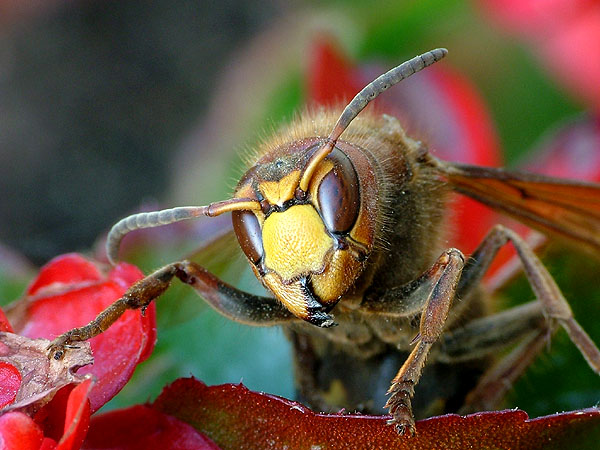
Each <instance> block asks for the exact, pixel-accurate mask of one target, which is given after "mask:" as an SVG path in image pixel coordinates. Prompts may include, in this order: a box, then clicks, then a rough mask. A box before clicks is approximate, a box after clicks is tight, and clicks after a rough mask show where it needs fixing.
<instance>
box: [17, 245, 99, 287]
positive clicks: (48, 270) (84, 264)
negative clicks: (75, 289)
mask: <svg viewBox="0 0 600 450" xmlns="http://www.w3.org/2000/svg"><path fill="white" fill-rule="evenodd" d="M101 279H102V274H101V273H100V271H99V270H98V268H97V267H96V266H95V265H94V264H93V263H92V262H90V261H88V260H87V259H85V258H83V257H82V256H81V255H78V254H76V253H68V254H66V255H61V256H57V257H56V258H54V259H53V260H51V261H50V262H49V263H48V264H46V265H45V266H44V267H42V268H41V269H40V273H39V274H38V276H37V277H36V279H35V280H33V282H32V283H31V285H30V286H29V288H28V289H27V294H28V295H34V294H36V293H37V292H38V291H39V290H40V289H41V288H44V287H48V286H51V285H55V284H76V283H82V282H87V281H99V280H101Z"/></svg>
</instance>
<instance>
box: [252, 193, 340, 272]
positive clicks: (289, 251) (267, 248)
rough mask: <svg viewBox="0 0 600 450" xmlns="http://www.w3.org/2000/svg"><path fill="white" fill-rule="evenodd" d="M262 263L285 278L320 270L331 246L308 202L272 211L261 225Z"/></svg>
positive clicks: (323, 228) (328, 237) (318, 218)
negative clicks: (281, 210)
mask: <svg viewBox="0 0 600 450" xmlns="http://www.w3.org/2000/svg"><path fill="white" fill-rule="evenodd" d="M262 237H263V248H264V255H265V266H266V267H267V269H269V270H271V271H273V272H275V273H276V274H278V275H279V276H280V277H281V279H282V280H283V281H284V282H285V281H287V280H292V279H294V278H296V277H298V276H301V275H306V274H309V273H319V272H322V271H323V268H324V267H325V263H326V255H327V252H329V251H330V250H331V249H332V247H333V239H332V238H331V237H330V236H329V235H328V234H327V232H326V230H325V225H323V222H322V221H321V217H320V216H319V214H318V213H317V211H315V209H314V208H313V207H312V206H311V205H295V206H292V207H290V208H289V209H287V210H285V211H283V212H274V213H272V214H271V215H269V217H267V219H266V220H265V222H264V224H263V229H262Z"/></svg>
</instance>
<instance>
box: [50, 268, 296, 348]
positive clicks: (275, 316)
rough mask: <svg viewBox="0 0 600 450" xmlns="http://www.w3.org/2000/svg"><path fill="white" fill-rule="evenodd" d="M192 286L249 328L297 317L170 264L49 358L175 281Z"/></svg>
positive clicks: (58, 343) (58, 342)
mask: <svg viewBox="0 0 600 450" xmlns="http://www.w3.org/2000/svg"><path fill="white" fill-rule="evenodd" d="M174 277H176V278H179V279H180V280H181V281H182V282H184V283H186V284H189V285H190V286H192V287H193V288H194V289H195V290H196V291H197V292H198V293H199V294H200V295H201V296H202V297H203V298H204V299H205V300H206V301H207V302H208V303H209V304H210V305H211V306H212V307H213V308H214V309H216V310H217V311H218V312H219V313H221V314H223V315H224V316H225V317H227V318H229V319H231V320H235V321H238V322H242V323H245V324H248V325H259V326H260V325H263V326H266V325H278V324H282V323H285V322H288V321H290V320H293V319H294V317H293V316H292V314H291V313H290V312H289V311H288V310H287V309H286V308H285V307H283V306H282V305H281V303H279V302H278V301H277V300H275V299H273V298H269V297H259V296H256V295H252V294H249V293H247V292H244V291H240V290H239V289H236V288H234V287H233V286H231V285H229V284H227V283H225V282H223V281H221V280H220V279H219V278H217V277H216V276H215V275H213V274H211V273H210V272H208V271H207V270H206V269H204V268H203V267H201V266H199V265H198V264H196V263H194V262H190V261H180V262H175V263H171V264H168V265H166V266H164V267H162V268H160V269H158V270H157V271H155V272H153V273H151V274H150V275H148V276H147V277H146V278H143V279H142V280H140V281H138V282H137V283H135V284H134V285H133V286H131V287H130V288H129V289H128V290H127V292H125V294H124V295H123V297H121V298H120V299H118V300H117V301H115V302H114V303H113V304H112V305H110V306H109V307H108V308H106V309H105V310H104V311H102V312H101V313H100V314H98V316H97V317H96V318H95V319H94V320H92V321H91V322H90V323H89V324H87V325H85V326H83V327H80V328H74V329H72V330H70V331H67V332H66V333H64V334H62V335H60V336H58V337H57V338H56V339H54V340H53V341H52V342H51V343H50V345H49V346H48V351H49V355H50V356H51V357H53V358H54V359H60V358H62V356H63V355H64V352H65V350H66V349H67V348H69V347H72V346H73V344H74V343H76V342H82V341H87V340H88V339H91V338H93V337H94V336H97V335H99V334H100V333H102V332H103V331H105V330H106V329H107V328H108V327H110V326H111V325H112V324H113V323H114V322H115V321H116V320H117V319H119V317H121V316H122V315H123V313H125V311H127V310H128V309H141V310H142V313H143V311H144V310H145V308H146V307H147V306H148V305H149V304H150V302H152V301H153V300H154V299H156V298H158V297H159V296H160V295H161V294H162V293H163V292H165V291H166V290H167V289H168V287H169V286H170V284H171V281H172V280H173V278H174Z"/></svg>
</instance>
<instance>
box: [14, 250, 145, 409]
mask: <svg viewBox="0 0 600 450" xmlns="http://www.w3.org/2000/svg"><path fill="white" fill-rule="evenodd" d="M63 269H64V270H65V271H66V273H63V271H62V270H63ZM99 274H100V272H99V271H98V269H97V268H96V267H95V265H93V264H92V263H91V262H89V261H87V260H85V259H83V258H82V257H80V256H78V255H66V256H63V257H59V258H56V259H54V260H53V261H51V262H50V263H48V264H47V265H46V266H45V267H44V268H43V269H42V270H41V271H40V277H38V278H37V279H36V280H34V282H33V283H32V285H31V286H32V288H30V291H32V292H34V293H36V292H37V294H38V295H36V297H35V298H34V299H32V300H31V302H30V303H29V304H28V305H27V309H26V311H25V313H24V314H25V316H26V317H24V318H20V320H19V321H18V322H19V323H24V325H23V326H22V329H21V330H18V331H19V333H21V334H23V335H25V336H28V337H45V338H49V339H52V338H54V337H56V336H58V335H59V334H61V333H63V332H65V331H67V330H69V329H71V328H74V327H78V326H82V325H85V324H87V323H88V322H89V321H90V320H92V319H93V318H94V317H96V315H97V314H98V313H99V312H100V311H102V310H103V309H104V308H106V307H107V306H109V305H110V304H111V303H113V302H114V301H115V300H117V299H118V298H120V297H121V296H122V295H123V293H124V292H125V290H126V289H127V287H129V285H130V284H131V283H133V282H134V281H136V280H139V279H140V278H142V277H143V274H142V273H141V272H140V271H139V270H138V269H137V268H135V267H134V266H131V265H128V264H124V263H122V264H119V265H118V266H117V267H116V268H115V269H114V270H113V271H112V272H111V273H110V274H109V276H108V277H103V276H102V275H101V274H100V275H99ZM56 280H60V281H59V282H60V283H61V285H60V292H56V291H55V290H48V291H46V290H44V291H41V290H40V289H41V288H43V287H47V286H50V285H52V286H55V285H56V284H55V283H56ZM44 292H45V295H44ZM155 329H156V325H155V306H154V304H151V305H150V306H149V308H148V310H147V311H146V314H145V316H142V315H141V314H140V311H127V312H126V313H125V314H124V315H123V316H122V317H121V318H120V319H119V320H118V321H117V322H115V323H114V324H113V325H112V326H111V327H110V328H109V329H108V330H107V331H106V332H104V333H102V334H101V335H99V336H97V337H95V338H93V339H91V340H90V344H91V346H92V351H93V354H94V360H95V361H94V364H93V365H92V366H88V367H84V368H82V369H81V370H79V372H78V374H80V375H81V374H86V373H91V374H93V375H94V376H95V377H96V379H97V383H96V384H95V385H94V387H93V388H92V392H91V394H90V402H91V408H92V411H96V410H97V409H98V408H100V407H101V406H102V405H104V404H105V403H106V402H107V401H108V400H110V399H111V398H112V397H113V396H114V395H115V394H116V393H117V392H119V391H120V390H121V388H122V387H123V386H124V385H125V383H127V381H128V380H129V378H130V377H131V375H132V374H133V371H134V369H135V367H136V366H137V364H138V363H139V362H141V360H142V359H143V358H145V357H147V356H148V355H149V354H150V352H151V351H152V348H153V346H154V341H155V336H156V334H155V333H156V331H155Z"/></svg>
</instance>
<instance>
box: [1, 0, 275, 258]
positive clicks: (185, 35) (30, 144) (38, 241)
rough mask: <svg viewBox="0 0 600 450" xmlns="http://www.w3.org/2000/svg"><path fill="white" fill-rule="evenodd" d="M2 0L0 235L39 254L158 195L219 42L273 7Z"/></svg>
mask: <svg viewBox="0 0 600 450" xmlns="http://www.w3.org/2000/svg"><path fill="white" fill-rule="evenodd" d="M14 3H15V5H14V8H13V9H10V8H9V7H10V6H11V5H10V2H9V3H8V4H7V5H4V8H5V9H6V10H5V11H2V10H1V9H0V13H3V15H4V18H5V19H4V21H2V22H0V25H1V26H2V29H0V117H1V119H0V193H1V196H0V242H3V243H4V244H7V245H9V246H11V247H13V248H15V249H17V250H20V251H21V252H22V253H24V254H25V255H26V256H27V257H29V258H30V259H31V260H32V261H33V262H35V263H38V264H41V263H43V262H45V261H47V260H48V259H50V258H52V257H53V256H55V255H58V254H60V253H64V252H67V251H74V250H82V249H87V248H89V247H90V246H91V245H92V244H93V242H94V240H95V239H96V237H97V236H98V235H99V234H100V233H101V232H104V231H106V230H107V229H108V227H110V225H112V224H113V223H114V222H115V221H116V220H117V219H118V218H120V217H121V216H123V215H124V214H126V213H129V212H131V211H133V210H134V209H135V208H136V207H138V206H139V205H140V202H141V201H142V200H143V199H153V198H161V197H162V195H163V193H164V192H165V190H166V189H167V185H168V183H169V173H170V165H171V164H172V163H173V160H174V159H173V153H174V151H175V148H177V146H178V145H179V143H180V141H181V139H182V135H184V134H185V132H186V131H187V130H188V129H189V128H190V127H191V125H192V123H194V122H195V121H197V120H198V119H199V118H200V117H201V116H202V114H203V111H204V110H205V108H206V107H207V105H208V103H209V101H210V99H211V92H212V89H213V86H214V84H215V79H216V77H217V76H218V74H219V72H220V71H221V70H222V68H223V65H224V64H225V63H226V62H227V61H228V58H229V57H230V54H231V52H232V50H233V49H235V48H236V47H239V46H240V45H241V43H242V42H244V40H248V39H249V38H250V36H252V35H254V34H256V33H257V32H258V30H260V29H261V28H264V27H266V26H267V24H268V23H269V22H270V21H272V20H274V19H275V18H276V17H277V16H278V15H280V14H281V13H282V11H283V7H282V5H281V4H280V3H279V2H276V1H272V0H267V1H260V2H244V1H236V0H218V1H217V0H212V1H205V0H197V1H193V0H173V1H170V0H169V1H164V0H149V1H135V0H126V1H106V2H105V1H97V2H96V1H73V2H64V4H63V3H60V2H58V3H57V4H51V3H48V5H50V6H48V5H46V7H45V9H44V8H41V6H42V5H35V4H34V5H33V6H32V7H31V9H27V8H26V5H27V2H25V3H24V4H23V5H17V2H14ZM17 8H20V9H24V11H21V10H19V11H15V10H17ZM11 12H14V14H12V15H11V14H9V13H11ZM17 13H18V14H17ZM0 15H2V14H0ZM198 151H202V149H198Z"/></svg>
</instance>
